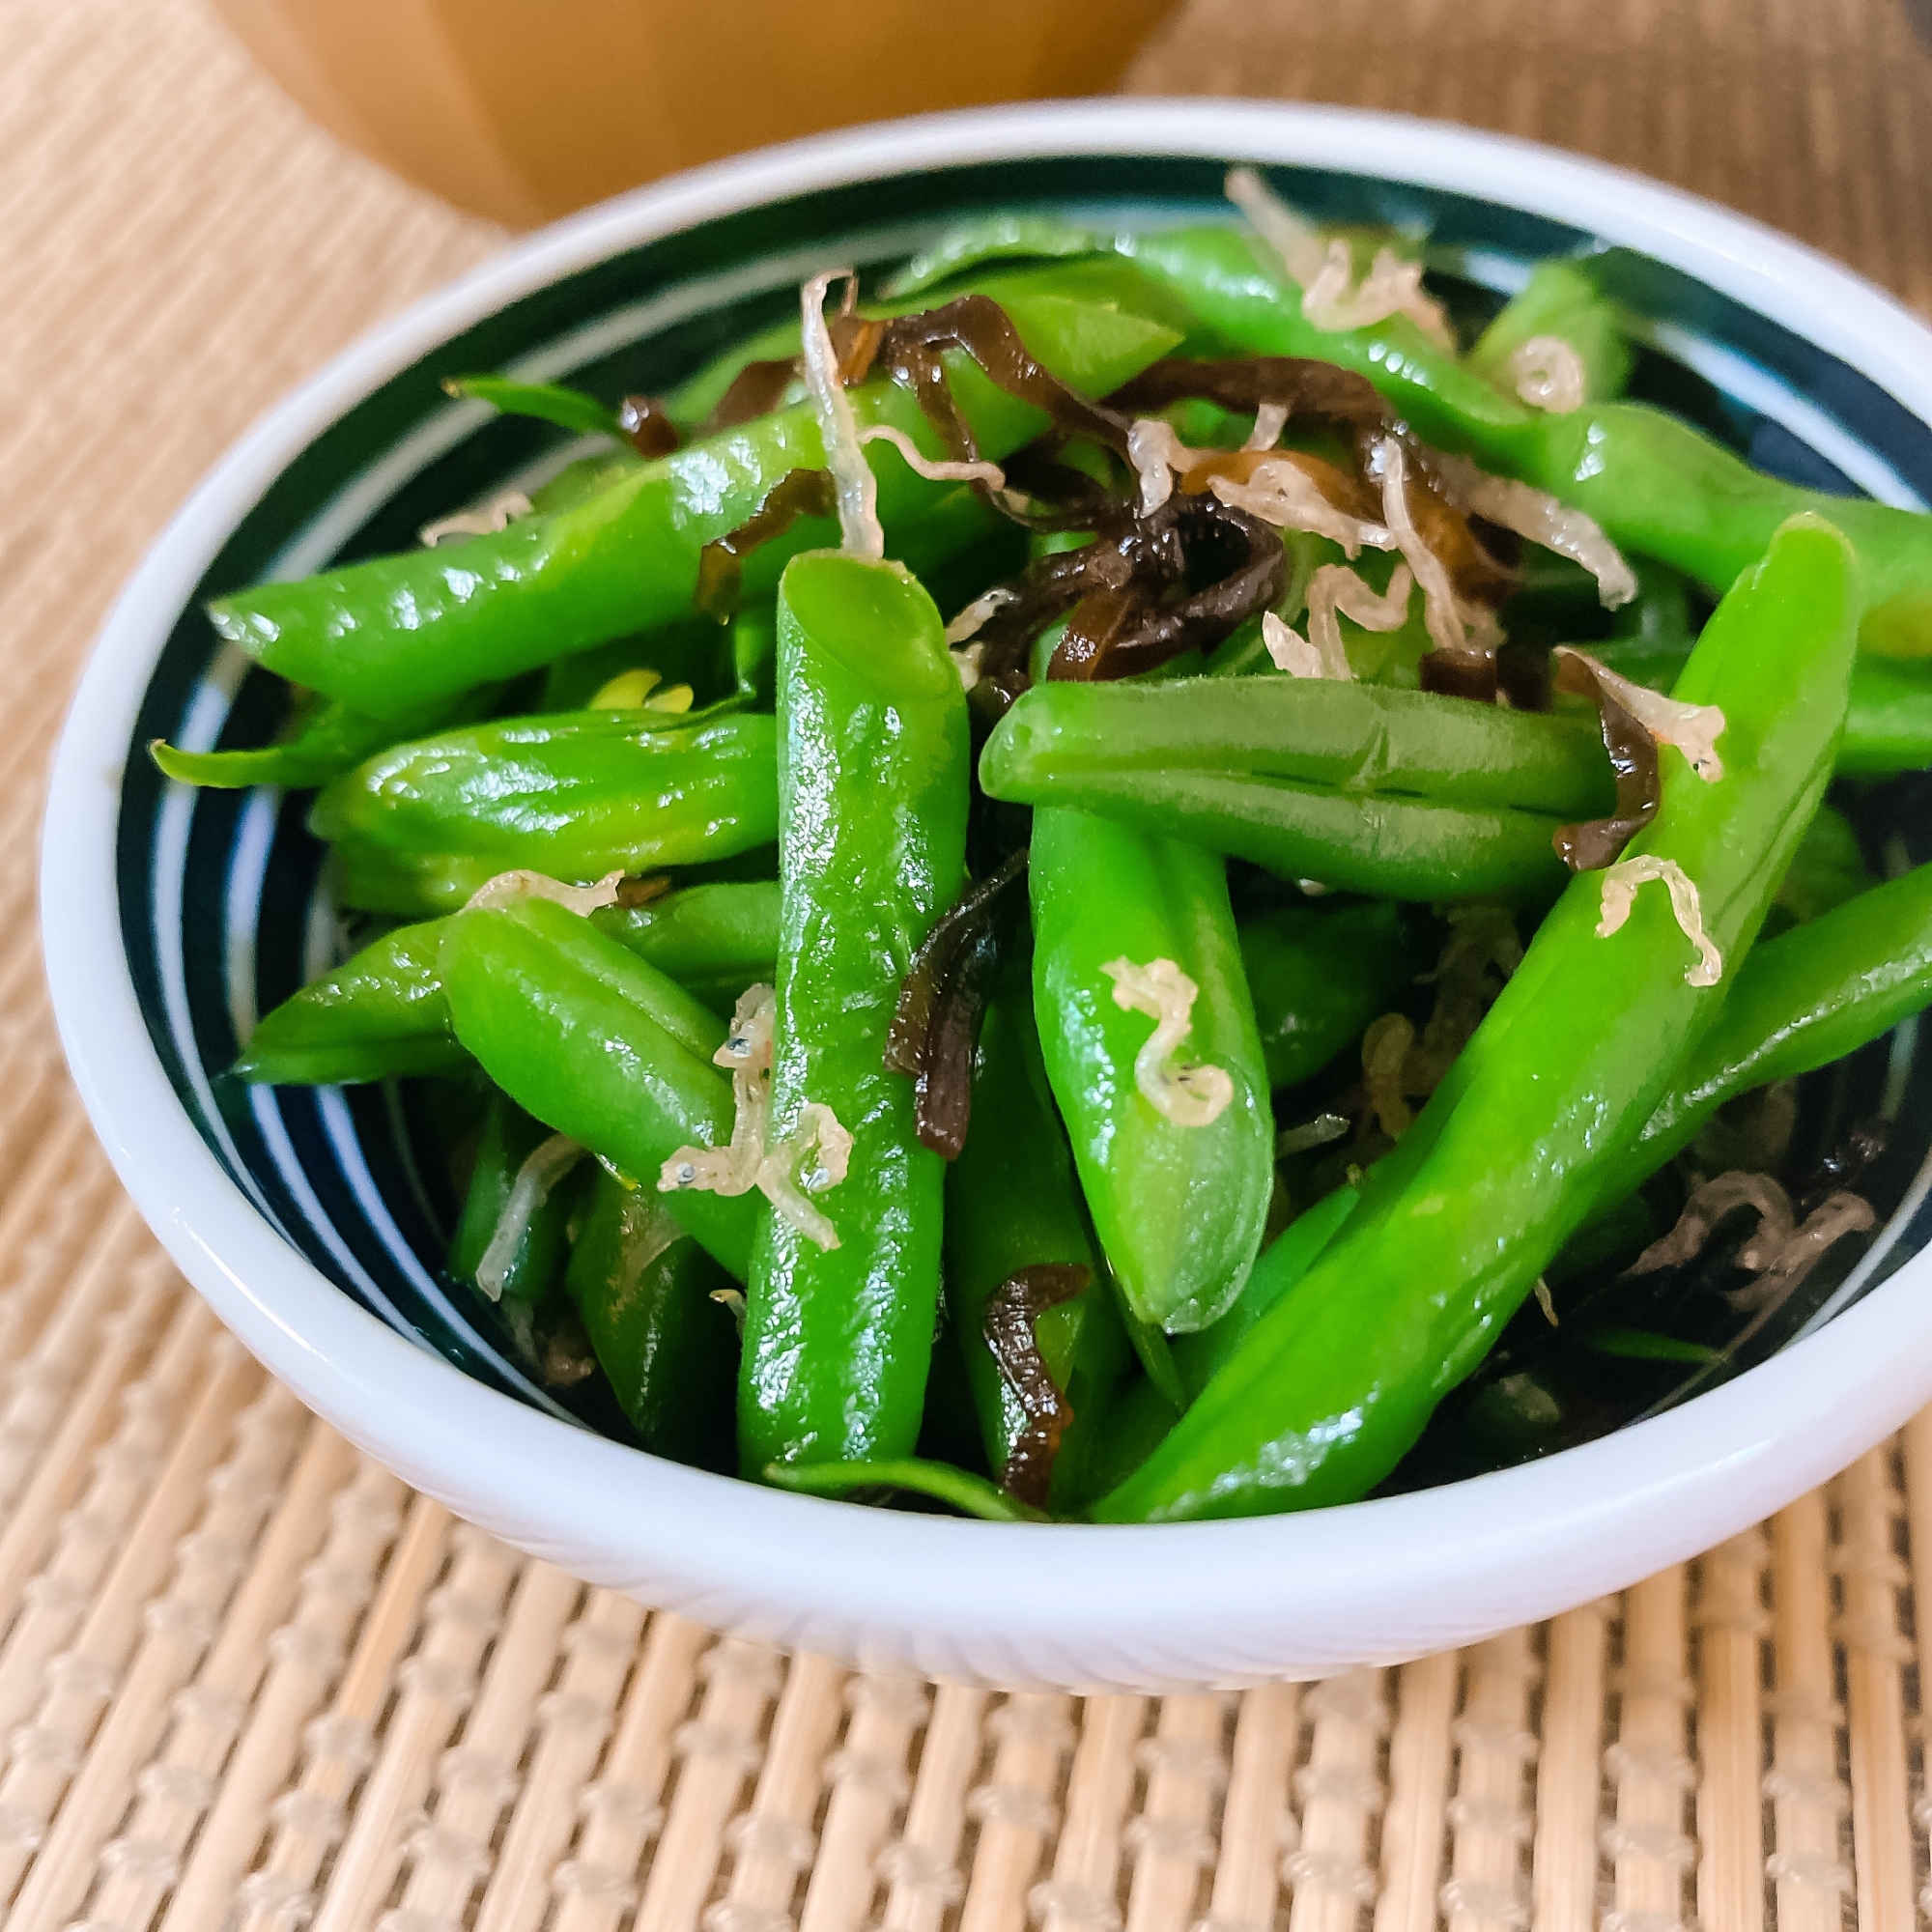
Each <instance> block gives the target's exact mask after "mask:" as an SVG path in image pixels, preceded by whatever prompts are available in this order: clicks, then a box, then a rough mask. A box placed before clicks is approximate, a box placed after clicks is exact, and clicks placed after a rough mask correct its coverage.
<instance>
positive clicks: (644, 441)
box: [617, 396, 679, 457]
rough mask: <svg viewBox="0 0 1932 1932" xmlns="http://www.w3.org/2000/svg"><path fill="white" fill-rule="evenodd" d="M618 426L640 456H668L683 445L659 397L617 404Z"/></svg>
mask: <svg viewBox="0 0 1932 1932" xmlns="http://www.w3.org/2000/svg"><path fill="white" fill-rule="evenodd" d="M617 426H618V428H620V429H621V430H622V431H623V432H624V434H625V435H626V436H627V437H629V438H630V439H631V447H632V448H633V449H635V450H636V451H637V452H638V454H639V456H649V457H659V456H668V455H670V454H671V452H672V451H673V450H675V449H676V448H677V447H678V446H679V438H678V434H677V425H676V424H675V423H674V422H672V421H671V419H670V412H669V411H668V409H666V407H665V405H664V401H663V399H662V398H661V397H658V396H626V397H625V398H624V400H623V401H622V402H621V403H619V404H618V405H617Z"/></svg>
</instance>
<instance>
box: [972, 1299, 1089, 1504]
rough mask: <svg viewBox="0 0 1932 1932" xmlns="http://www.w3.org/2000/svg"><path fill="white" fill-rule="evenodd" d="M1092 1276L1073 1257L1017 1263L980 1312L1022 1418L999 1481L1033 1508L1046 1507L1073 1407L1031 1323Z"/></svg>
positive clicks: (1003, 1487)
mask: <svg viewBox="0 0 1932 1932" xmlns="http://www.w3.org/2000/svg"><path fill="white" fill-rule="evenodd" d="M1092 1279H1093V1271H1092V1270H1091V1269H1089V1268H1085V1267H1082V1266H1081V1265H1080V1264H1078V1263H1074V1262H1044V1263H1041V1264H1038V1265H1037V1266H1034V1267H1025V1268H1021V1269H1020V1270H1019V1272H1018V1273H1017V1274H1013V1275H1010V1276H1009V1277H1008V1279H1007V1280H1005V1281H1003V1282H1002V1283H1001V1284H1000V1285H999V1287H998V1288H996V1289H995V1290H994V1291H993V1292H992V1293H991V1294H990V1295H988V1296H987V1297H986V1309H985V1313H984V1315H983V1316H982V1317H981V1318H980V1327H981V1329H982V1330H983V1332H984V1334H985V1337H986V1346H987V1348H988V1349H990V1350H992V1353H993V1359H994V1361H996V1362H997V1363H998V1364H999V1365H1000V1373H1001V1375H1003V1376H1004V1377H1005V1378H1006V1380H1007V1386H1008V1387H1009V1388H1010V1389H1011V1390H1012V1392H1013V1395H1014V1397H1015V1398H1016V1399H1017V1401H1018V1403H1019V1406H1020V1409H1021V1412H1022V1413H1023V1414H1024V1415H1025V1416H1026V1419H1027V1421H1026V1427H1025V1428H1024V1429H1022V1430H1021V1431H1020V1432H1019V1434H1018V1435H1015V1436H1014V1437H1013V1446H1012V1448H1011V1449H1010V1450H1009V1451H1008V1454H1007V1463H1006V1467H1005V1468H1003V1469H1002V1470H1001V1471H1000V1487H1001V1488H1002V1489H1003V1490H1005V1491H1006V1492H1007V1493H1008V1494H1009V1495H1010V1496H1014V1497H1016V1498H1017V1499H1018V1500H1019V1501H1021V1502H1023V1503H1030V1504H1031V1505H1032V1506H1033V1507H1034V1508H1035V1509H1044V1508H1045V1507H1046V1499H1047V1492H1048V1490H1049V1488H1050V1487H1051V1485H1052V1482H1053V1460H1054V1458H1055V1457H1056V1456H1057V1455H1058V1454H1059V1453H1060V1439H1061V1437H1062V1436H1063V1435H1065V1433H1066V1429H1067V1425H1068V1424H1069V1423H1071V1422H1072V1420H1073V1410H1072V1408H1071V1407H1070V1406H1069V1405H1068V1403H1067V1400H1066V1396H1065V1392H1064V1391H1063V1390H1062V1389H1061V1387H1060V1385H1059V1383H1058V1382H1056V1381H1055V1380H1054V1379H1053V1376H1052V1374H1051V1372H1050V1371H1049V1370H1048V1368H1047V1366H1046V1362H1045V1359H1044V1358H1043V1357H1042V1356H1041V1354H1040V1352H1039V1338H1038V1336H1037V1334H1036V1333H1035V1330H1034V1323H1035V1322H1036V1321H1037V1320H1038V1319H1039V1317H1040V1316H1041V1315H1043V1314H1044V1313H1045V1312H1046V1310H1047V1309H1049V1308H1054V1307H1057V1306H1058V1305H1059V1304H1060V1303H1061V1302H1063V1301H1071V1300H1072V1299H1073V1297H1074V1296H1075V1295H1076V1294H1078V1293H1081V1291H1082V1290H1083V1289H1085V1288H1086V1286H1087V1284H1088V1283H1089V1282H1090V1281H1091V1280H1092Z"/></svg>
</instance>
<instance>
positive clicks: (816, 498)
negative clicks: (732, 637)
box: [694, 469, 836, 624]
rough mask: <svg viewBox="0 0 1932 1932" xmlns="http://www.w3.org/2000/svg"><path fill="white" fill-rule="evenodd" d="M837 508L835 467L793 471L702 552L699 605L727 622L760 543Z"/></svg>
mask: <svg viewBox="0 0 1932 1932" xmlns="http://www.w3.org/2000/svg"><path fill="white" fill-rule="evenodd" d="M835 507H836V498H835V497H834V496H833V491H832V476H831V472H830V471H828V470H824V469H788V470H787V471H786V472H785V473H784V474H783V475H782V476H781V477H780V478H779V480H778V481H777V482H776V483H774V484H773V485H772V487H771V488H770V489H769V490H768V491H766V492H765V497H764V501H763V502H761V503H760V504H759V505H758V507H757V508H756V509H755V510H753V512H752V514H751V515H750V516H749V517H747V518H746V519H745V521H744V522H743V523H742V524H740V525H739V526H738V527H737V528H736V529H735V530H729V531H726V533H725V535H724V536H722V537H717V538H715V539H713V541H712V542H710V543H708V544H706V545H705V546H704V548H703V549H702V550H701V551H699V552H698V554H697V590H696V596H695V598H694V602H696V606H697V608H698V609H699V610H700V611H703V612H704V613H705V615H706V616H708V617H716V618H717V619H718V621H719V622H720V623H721V624H722V623H725V622H727V621H728V620H729V618H730V616H731V613H732V612H733V611H736V610H737V608H738V582H739V578H740V576H741V575H742V572H743V569H744V562H745V559H746V558H747V557H748V556H750V555H751V554H752V553H753V551H754V550H756V549H757V548H758V546H759V545H760V544H765V543H770V542H771V541H772V539H773V538H774V537H781V536H783V535H784V533H785V531H787V530H788V529H790V528H791V526H793V525H794V524H795V523H797V522H798V520H799V519H800V518H801V517H829V516H831V514H832V513H833V510H834V508H835Z"/></svg>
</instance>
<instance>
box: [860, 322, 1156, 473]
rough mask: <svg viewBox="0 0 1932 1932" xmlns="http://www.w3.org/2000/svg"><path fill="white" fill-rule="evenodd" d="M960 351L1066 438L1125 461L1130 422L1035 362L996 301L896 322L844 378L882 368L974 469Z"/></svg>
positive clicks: (951, 449)
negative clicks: (953, 376)
mask: <svg viewBox="0 0 1932 1932" xmlns="http://www.w3.org/2000/svg"><path fill="white" fill-rule="evenodd" d="M954 349H956V350H959V351H961V352H962V353H963V354H965V355H970V356H971V357H972V358H973V360H974V361H975V362H977V363H978V364H979V365H980V368H981V369H982V370H983V371H984V372H985V374H986V376H987V378H988V380H989V381H991V382H993V383H995V384H998V385H999V386H1000V387H1001V388H1002V389H1004V390H1006V392H1007V393H1008V394H1009V396H1016V397H1018V398H1019V400H1020V401H1021V402H1023V403H1031V404H1032V405H1033V406H1034V407H1035V408H1036V409H1037V410H1042V411H1044V412H1045V413H1046V414H1047V415H1048V416H1050V417H1051V418H1052V420H1053V427H1054V429H1055V430H1056V431H1057V432H1058V433H1059V434H1060V435H1061V436H1063V437H1066V436H1090V437H1092V438H1094V440H1095V441H1096V442H1100V443H1102V444H1104V445H1105V446H1106V447H1108V448H1110V449H1114V450H1117V451H1119V452H1120V453H1121V454H1122V456H1124V455H1125V454H1126V448H1127V428H1128V425H1127V421H1126V418H1125V417H1123V416H1121V415H1117V414H1116V413H1115V412H1113V411H1112V410H1110V409H1107V408H1105V407H1104V406H1103V405H1101V404H1099V403H1095V402H1092V401H1090V400H1089V399H1088V398H1087V397H1085V396H1083V395H1081V394H1080V392H1079V391H1078V390H1077V389H1069V388H1068V387H1067V386H1066V384H1065V383H1063V382H1062V381H1061V380H1060V378H1059V377H1058V376H1055V375H1053V374H1051V373H1050V372H1049V371H1048V370H1046V369H1044V368H1042V367H1041V366H1040V364H1039V363H1037V362H1036V361H1035V360H1034V358H1033V357H1032V355H1029V354H1028V353H1027V347H1026V344H1025V343H1023V342H1022V341H1021V340H1020V335H1019V330H1018V329H1016V328H1015V327H1013V325H1012V322H1011V320H1010V318H1009V316H1008V314H1007V312H1006V310H1005V309H1003V308H1002V307H1001V306H1000V305H999V303H998V302H996V301H995V300H994V299H993V298H992V297H991V296H979V295H969V296H959V297H956V298H954V299H953V300H952V301H950V302H945V303H942V304H941V305H940V306H939V307H938V308H929V309H925V310H923V311H922V312H921V313H920V314H918V315H902V316H896V317H895V318H894V319H893V320H892V321H891V322H888V323H886V324H885V325H883V327H880V328H879V332H878V335H877V337H876V338H875V342H874V348H873V355H872V359H871V361H870V362H869V363H868V364H867V365H866V366H864V367H856V368H855V373H852V374H846V370H845V364H844V363H843V362H842V361H841V364H840V374H841V375H842V376H844V380H845V381H846V382H848V383H851V382H856V381H858V380H860V378H862V377H863V376H865V375H866V374H867V373H869V371H870V370H871V369H872V368H877V369H879V370H882V371H883V372H884V373H885V374H886V375H888V376H890V377H891V378H892V379H893V380H894V381H895V383H901V384H904V385H905V386H906V387H907V388H909V389H911V391H912V392H913V394H914V395H915V396H917V397H918V398H919V405H920V408H921V409H922V410H923V411H924V412H925V414H926V418H927V420H928V421H929V422H930V423H931V424H932V426H933V428H934V429H935V430H937V431H938V432H939V435H940V438H941V440H943V441H944V442H945V444H946V448H947V453H948V454H949V455H951V456H952V457H954V458H955V459H958V460H960V461H971V460H973V459H974V458H977V457H978V456H979V454H980V451H979V447H978V445H977V444H976V443H975V442H974V440H973V432H972V430H971V428H970V427H969V426H968V424H967V421H966V418H965V417H964V416H963V415H962V414H961V413H960V412H959V406H958V404H957V403H955V402H954V401H953V399H952V386H951V384H948V382H947V380H946V362H945V357H946V353H947V351H948V350H954Z"/></svg>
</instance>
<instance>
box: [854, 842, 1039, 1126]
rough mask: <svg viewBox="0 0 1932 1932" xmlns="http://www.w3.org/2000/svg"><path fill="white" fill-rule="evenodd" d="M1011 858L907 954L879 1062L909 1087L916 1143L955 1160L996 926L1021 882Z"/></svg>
mask: <svg viewBox="0 0 1932 1932" xmlns="http://www.w3.org/2000/svg"><path fill="white" fill-rule="evenodd" d="M1026 864H1027V855H1026V853H1025V852H1024V851H1019V852H1015V853H1014V854H1013V855H1012V856H1011V857H1010V858H1009V859H1008V860H1007V861H1006V862H1005V863H1004V864H1003V865H1002V866H1001V867H999V868H998V870H996V871H994V872H991V873H989V874H988V875H987V876H986V877H985V878H984V879H982V880H981V881H980V883H979V884H978V885H977V886H974V887H973V888H972V889H971V890H970V891H969V892H968V893H967V894H966V895H965V896H964V897H963V898H962V899H960V901H959V903H958V904H957V905H955V906H954V907H953V908H952V911H950V912H948V913H946V914H945V915H944V916H942V917H941V918H940V919H939V920H938V921H937V922H936V923H934V925H933V928H932V930H931V931H930V932H928V933H927V934H926V936H925V938H924V939H923V941H922V942H921V944H920V947H919V950H918V952H915V953H914V954H913V958H912V965H911V967H910V968H909V969H908V970H907V973H906V976H905V980H904V981H903V983H902V984H901V985H900V988H899V1003H898V1008H897V1009H896V1011H895V1013H894V1014H893V1023H892V1026H891V1027H890V1028H889V1029H888V1031H887V1034H886V1052H885V1061H886V1065H887V1066H888V1067H890V1068H891V1069H892V1071H893V1072H895V1073H904V1074H908V1075H910V1076H911V1078H912V1079H913V1081H914V1082H915V1087H914V1096H915V1097H914V1102H913V1120H914V1124H915V1127H916V1129H917V1131H918V1134H919V1138H920V1140H921V1142H922V1143H923V1145H924V1146H926V1147H929V1148H930V1149H931V1150H932V1151H933V1152H934V1153H936V1154H938V1155H939V1156H940V1157H941V1158H942V1159H944V1160H957V1159H958V1158H959V1153H960V1151H961V1150H962V1149H963V1148H964V1147H965V1145H966V1129H967V1127H968V1125H969V1124H970V1122H971V1120H972V1109H973V1051H974V1048H975V1047H976V1046H977V1045H978V1044H979V1038H980V1019H981V1017H982V1016H983V1014H984V1012H985V1007H986V994H987V990H988V988H989V986H990V983H991V980H992V973H993V968H994V966H995V964H996V963H997V961H998V956H999V936H1000V923H1001V921H1002V920H1003V919H1004V918H1005V916H1006V912H1007V908H1008V904H1009V899H1010V896H1011V895H1012V892H1013V889H1014V888H1015V887H1016V886H1017V885H1018V884H1019V883H1020V881H1021V880H1023V879H1024V878H1025V877H1026Z"/></svg>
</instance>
